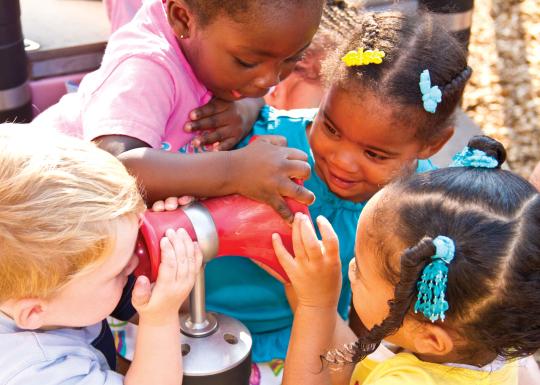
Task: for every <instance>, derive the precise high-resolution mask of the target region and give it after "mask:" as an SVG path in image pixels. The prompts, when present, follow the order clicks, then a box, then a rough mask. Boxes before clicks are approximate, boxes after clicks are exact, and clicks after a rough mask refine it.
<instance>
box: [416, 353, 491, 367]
mask: <svg viewBox="0 0 540 385" xmlns="http://www.w3.org/2000/svg"><path fill="white" fill-rule="evenodd" d="M413 354H414V355H415V356H416V357H418V359H419V360H421V361H425V362H432V363H435V364H447V363H452V364H463V365H470V366H476V367H479V368H481V367H484V366H486V365H488V364H490V363H492V362H493V361H494V360H495V359H496V358H497V354H495V353H487V352H474V353H472V352H471V353H467V354H463V353H460V352H457V351H455V350H454V351H452V352H450V353H448V354H445V355H429V354H419V353H413Z"/></svg>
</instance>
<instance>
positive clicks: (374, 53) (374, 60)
mask: <svg viewBox="0 0 540 385" xmlns="http://www.w3.org/2000/svg"><path fill="white" fill-rule="evenodd" d="M385 56H386V54H385V53H384V52H383V51H379V50H378V49H375V50H371V49H368V50H365V51H364V49H363V48H358V50H357V51H349V52H347V54H346V55H345V56H343V57H342V58H341V61H343V62H344V63H345V65H346V66H347V67H353V66H364V65H368V64H381V63H382V59H383V58H384V57H385Z"/></svg>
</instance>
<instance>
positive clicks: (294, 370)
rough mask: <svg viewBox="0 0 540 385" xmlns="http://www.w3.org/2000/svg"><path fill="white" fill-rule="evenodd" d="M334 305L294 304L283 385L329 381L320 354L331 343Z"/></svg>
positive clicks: (328, 375) (334, 318)
mask: <svg viewBox="0 0 540 385" xmlns="http://www.w3.org/2000/svg"><path fill="white" fill-rule="evenodd" d="M336 318H337V313H336V311H335V309H320V308H314V307H307V306H303V305H298V306H297V308H296V311H295V314H294V322H293V327H292V332H291V340H290V342H289V349H288V351H287V357H286V358H285V371H284V373H283V385H297V384H310V385H329V384H331V379H330V374H329V371H328V368H327V367H326V364H324V363H323V361H322V359H321V355H323V354H324V353H325V352H326V351H328V350H329V349H330V348H331V347H332V343H333V334H334V329H335V326H336Z"/></svg>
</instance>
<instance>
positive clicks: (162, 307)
mask: <svg viewBox="0 0 540 385" xmlns="http://www.w3.org/2000/svg"><path fill="white" fill-rule="evenodd" d="M160 247H161V263H160V265H159V270H158V276H157V280H156V283H155V284H154V286H153V288H152V287H151V286H150V281H149V280H148V278H147V277H145V276H140V277H138V278H137V281H136V282H135V287H134V288H133V294H132V298H131V301H132V303H133V306H134V307H135V309H136V310H137V312H138V313H139V324H141V323H143V322H144V323H146V324H151V325H154V326H159V325H165V324H168V323H171V322H178V311H179V309H180V306H181V305H182V303H183V302H184V301H185V300H186V298H187V297H188V295H189V293H190V291H191V289H192V287H193V285H194V283H195V279H196V277H197V275H198V273H199V272H200V270H201V263H202V253H201V250H200V249H199V246H198V244H197V243H196V242H193V241H192V240H191V238H190V237H189V235H188V233H187V232H186V231H185V230H184V229H179V230H177V231H174V230H172V229H169V230H167V231H166V232H165V236H164V237H163V238H162V239H161V241H160Z"/></svg>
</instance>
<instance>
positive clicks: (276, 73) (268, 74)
mask: <svg viewBox="0 0 540 385" xmlns="http://www.w3.org/2000/svg"><path fill="white" fill-rule="evenodd" d="M280 76H281V68H280V67H278V68H273V69H270V70H268V71H265V72H264V73H263V74H262V75H261V76H259V77H257V78H256V79H255V85H256V86H257V87H258V88H263V89H264V88H270V87H273V86H275V85H276V84H278V83H279V81H280Z"/></svg>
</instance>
